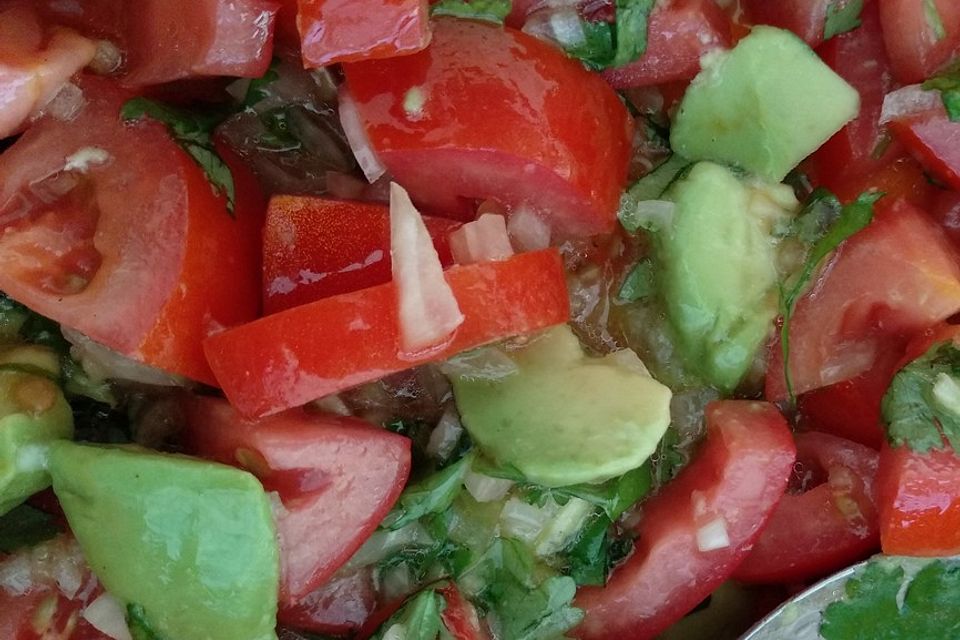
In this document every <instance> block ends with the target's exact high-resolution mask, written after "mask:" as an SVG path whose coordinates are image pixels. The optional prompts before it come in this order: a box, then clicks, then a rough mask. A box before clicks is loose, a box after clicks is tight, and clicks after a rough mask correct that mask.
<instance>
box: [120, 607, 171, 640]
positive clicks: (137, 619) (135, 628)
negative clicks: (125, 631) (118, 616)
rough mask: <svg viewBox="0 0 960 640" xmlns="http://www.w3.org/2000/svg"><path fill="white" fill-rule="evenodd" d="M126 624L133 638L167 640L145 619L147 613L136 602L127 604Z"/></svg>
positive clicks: (135, 639) (138, 639) (136, 639)
mask: <svg viewBox="0 0 960 640" xmlns="http://www.w3.org/2000/svg"><path fill="white" fill-rule="evenodd" d="M127 626H128V627H129V628H130V637H131V638H133V640H167V639H166V638H165V637H164V636H162V635H160V632H159V631H157V630H156V629H154V628H153V626H152V625H151V624H150V623H149V622H148V621H147V614H146V612H145V611H144V610H143V607H142V606H140V605H138V604H129V605H127Z"/></svg>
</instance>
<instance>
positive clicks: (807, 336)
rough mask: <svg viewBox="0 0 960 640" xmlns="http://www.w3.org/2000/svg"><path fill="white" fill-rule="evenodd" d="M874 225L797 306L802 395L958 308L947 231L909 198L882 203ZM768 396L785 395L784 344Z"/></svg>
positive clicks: (796, 376)
mask: <svg viewBox="0 0 960 640" xmlns="http://www.w3.org/2000/svg"><path fill="white" fill-rule="evenodd" d="M875 211H876V214H875V216H874V219H873V222H872V223H871V224H870V225H869V226H868V227H867V228H866V229H864V230H862V231H861V232H859V233H858V234H857V235H856V236H854V237H853V238H851V239H849V240H848V241H847V242H845V243H844V244H843V245H841V247H840V248H839V249H838V250H837V252H836V253H835V254H834V256H833V258H831V259H830V260H829V261H828V262H827V264H826V265H825V266H824V267H823V268H822V270H821V273H820V275H819V277H818V279H817V281H816V282H815V283H814V284H813V286H812V287H811V289H810V290H809V291H808V292H807V293H806V294H805V295H804V296H803V297H802V298H800V300H799V301H798V302H797V305H796V309H795V312H794V315H793V320H792V322H791V327H790V345H791V349H790V367H791V373H792V379H793V386H794V391H795V393H797V394H803V393H806V392H807V391H812V390H813V389H819V388H821V387H825V386H827V385H830V384H834V383H836V382H842V381H843V380H848V379H850V378H853V377H855V376H857V375H859V374H860V373H862V372H864V371H867V370H869V369H870V368H871V367H872V366H873V365H874V363H875V362H876V360H877V352H878V351H879V350H880V349H883V348H889V347H888V346H886V345H889V340H890V339H892V338H897V337H909V336H911V335H913V334H915V333H917V332H919V331H922V330H923V329H924V328H926V327H928V326H930V325H933V324H936V323H937V322H940V321H942V320H944V319H946V318H949V317H950V316H952V315H953V314H955V313H957V311H960V268H958V266H957V256H956V253H955V251H954V250H953V247H951V246H950V244H949V243H948V241H947V239H946V237H945V236H944V234H943V232H942V231H941V230H940V229H939V228H938V227H937V226H936V225H935V224H934V223H933V221H931V220H930V219H929V217H928V216H927V215H926V214H925V213H924V212H923V211H921V210H919V209H917V208H916V207H914V206H913V205H911V204H910V203H908V202H907V201H905V200H903V199H900V200H892V201H891V200H890V199H889V198H883V199H882V200H880V201H879V202H878V203H877V204H876V205H875ZM765 394H766V398H767V399H768V400H771V401H780V400H784V399H786V398H787V395H788V394H787V389H786V382H785V380H784V374H783V354H782V353H781V349H780V346H779V339H778V340H777V342H776V344H775V345H774V346H773V348H772V349H771V358H770V364H769V367H768V370H767V379H766V391H765Z"/></svg>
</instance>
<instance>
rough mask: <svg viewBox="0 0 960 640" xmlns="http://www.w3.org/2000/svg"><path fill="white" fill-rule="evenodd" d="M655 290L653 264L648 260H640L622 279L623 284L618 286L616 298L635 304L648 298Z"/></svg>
mask: <svg viewBox="0 0 960 640" xmlns="http://www.w3.org/2000/svg"><path fill="white" fill-rule="evenodd" d="M655 289H656V285H655V279H654V269H653V263H652V262H651V261H649V260H642V261H640V262H638V263H637V264H636V265H635V266H634V267H633V269H631V270H630V273H629V274H627V277H626V278H624V280H623V284H622V285H620V291H618V292H617V297H618V298H619V299H620V300H622V301H623V302H636V301H638V300H643V299H645V298H649V297H650V296H651V295H653V292H654V291H655Z"/></svg>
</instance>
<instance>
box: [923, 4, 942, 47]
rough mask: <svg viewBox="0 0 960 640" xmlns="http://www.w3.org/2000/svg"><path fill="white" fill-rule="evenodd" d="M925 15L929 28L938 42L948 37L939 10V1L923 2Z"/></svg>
mask: <svg viewBox="0 0 960 640" xmlns="http://www.w3.org/2000/svg"><path fill="white" fill-rule="evenodd" d="M923 15H924V17H925V18H926V19H927V26H928V27H930V31H931V32H932V33H933V37H934V38H936V39H937V41H938V42H939V41H940V40H943V39H944V38H946V37H947V28H946V26H944V24H943V17H941V15H940V10H939V9H938V8H937V0H923Z"/></svg>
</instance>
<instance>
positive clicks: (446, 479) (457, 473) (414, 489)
mask: <svg viewBox="0 0 960 640" xmlns="http://www.w3.org/2000/svg"><path fill="white" fill-rule="evenodd" d="M472 459H473V456H472V455H469V454H468V455H466V456H464V457H463V458H461V459H460V460H458V461H456V462H455V463H453V464H451V465H450V466H448V467H446V468H445V469H443V470H441V471H438V472H437V473H434V474H433V475H430V476H428V477H426V478H425V479H423V480H421V481H420V482H417V483H414V484H412V485H410V486H408V487H407V488H406V489H404V491H403V494H402V495H401V496H400V499H399V500H398V501H397V506H396V507H394V509H393V511H391V512H390V514H389V515H388V516H387V517H386V518H385V519H384V521H383V523H382V525H381V526H382V527H383V528H385V529H389V530H391V531H394V530H396V529H400V528H402V527H405V526H406V525H408V524H410V523H411V522H414V521H416V520H419V519H420V518H422V517H423V516H425V515H428V514H432V513H441V512H443V511H446V510H447V508H449V507H450V505H451V504H453V501H454V499H455V498H456V497H457V495H458V494H459V493H460V491H461V490H462V489H463V477H464V475H466V473H467V469H469V468H470V462H471V461H472Z"/></svg>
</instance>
